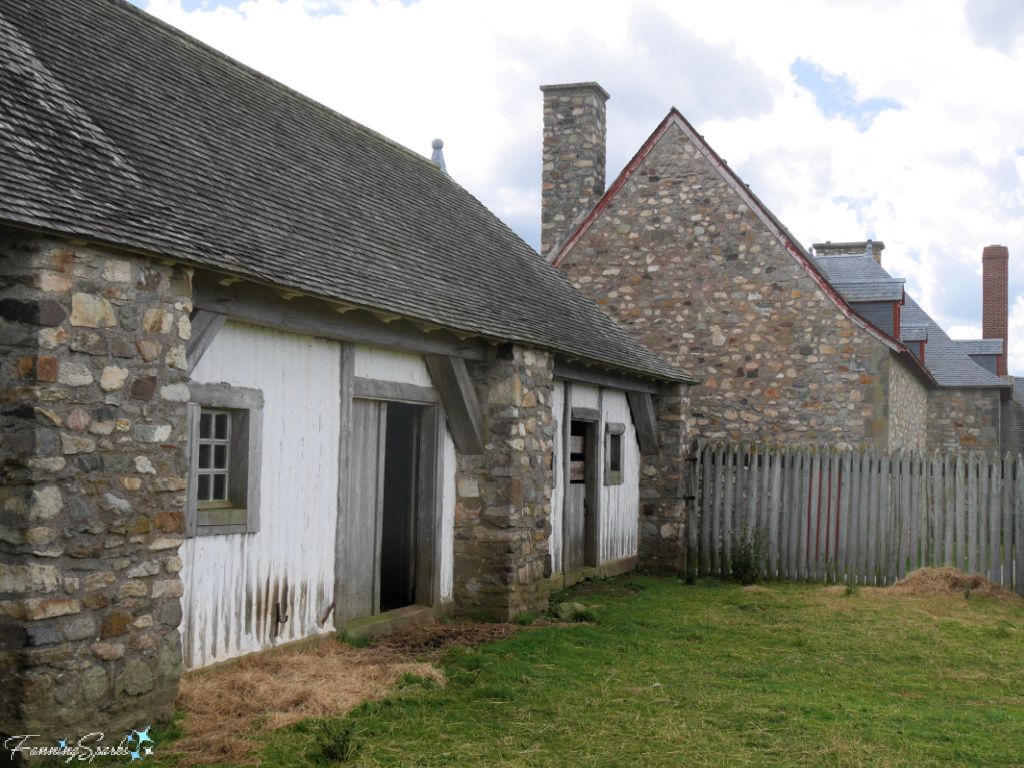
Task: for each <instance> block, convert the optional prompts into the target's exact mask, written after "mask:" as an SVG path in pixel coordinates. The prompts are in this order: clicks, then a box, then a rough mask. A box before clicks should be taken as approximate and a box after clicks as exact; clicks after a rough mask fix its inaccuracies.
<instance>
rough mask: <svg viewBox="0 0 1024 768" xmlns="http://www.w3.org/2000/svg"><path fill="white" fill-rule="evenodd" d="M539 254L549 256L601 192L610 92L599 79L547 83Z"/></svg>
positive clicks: (602, 190) (542, 88) (545, 92)
mask: <svg viewBox="0 0 1024 768" xmlns="http://www.w3.org/2000/svg"><path fill="white" fill-rule="evenodd" d="M541 91H543V92H544V151H543V159H542V160H543V168H544V170H543V179H542V181H541V225H540V228H541V237H540V240H541V243H540V255H541V256H543V257H544V258H547V257H548V256H549V255H553V254H551V249H552V248H553V247H555V246H556V245H558V244H560V243H561V242H562V241H563V240H564V239H565V237H566V236H567V235H568V234H569V232H570V231H571V227H572V224H573V222H574V221H575V220H576V219H577V218H578V217H579V216H580V215H581V214H583V213H585V212H587V211H589V210H590V209H591V208H592V207H593V205H594V203H596V202H597V201H598V199H599V198H600V197H601V195H602V194H603V193H604V180H605V165H606V163H605V145H606V136H605V133H606V128H605V125H606V121H605V102H607V101H608V93H607V92H606V91H605V90H604V88H602V87H601V86H599V85H598V84H597V83H577V84H574V85H545V86H541Z"/></svg>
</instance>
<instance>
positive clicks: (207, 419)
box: [199, 413, 213, 440]
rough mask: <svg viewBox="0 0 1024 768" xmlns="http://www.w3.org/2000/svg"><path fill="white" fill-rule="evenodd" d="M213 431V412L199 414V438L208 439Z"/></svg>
mask: <svg viewBox="0 0 1024 768" xmlns="http://www.w3.org/2000/svg"><path fill="white" fill-rule="evenodd" d="M212 433H213V414H211V413H204V414H201V415H200V416H199V438H200V439H201V440H209V439H210V437H211V436H212Z"/></svg>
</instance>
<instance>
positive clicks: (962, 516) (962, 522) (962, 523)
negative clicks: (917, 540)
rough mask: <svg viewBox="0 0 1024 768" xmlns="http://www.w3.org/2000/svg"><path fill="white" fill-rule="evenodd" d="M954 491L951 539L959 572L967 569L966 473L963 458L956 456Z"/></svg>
mask: <svg viewBox="0 0 1024 768" xmlns="http://www.w3.org/2000/svg"><path fill="white" fill-rule="evenodd" d="M953 473H954V478H955V482H954V489H955V491H954V492H955V494H956V501H955V507H954V510H955V511H954V513H953V523H954V538H953V552H954V560H953V565H954V567H956V568H959V569H960V570H965V569H966V568H967V558H966V557H965V555H966V554H967V471H966V468H965V466H964V457H963V455H961V454H957V457H956V461H955V462H954V468H953Z"/></svg>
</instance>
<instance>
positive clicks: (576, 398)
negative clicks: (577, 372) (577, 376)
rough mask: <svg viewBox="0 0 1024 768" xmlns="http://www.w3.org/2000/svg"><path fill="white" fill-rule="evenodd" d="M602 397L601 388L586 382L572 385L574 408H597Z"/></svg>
mask: <svg viewBox="0 0 1024 768" xmlns="http://www.w3.org/2000/svg"><path fill="white" fill-rule="evenodd" d="M600 399H601V390H600V389H598V388H597V387H590V386H587V385H586V384H573V385H572V407H573V408H597V407H598V403H599V401H600Z"/></svg>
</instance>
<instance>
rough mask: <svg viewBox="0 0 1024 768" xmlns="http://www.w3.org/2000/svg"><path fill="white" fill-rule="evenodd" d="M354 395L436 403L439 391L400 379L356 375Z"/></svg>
mask: <svg viewBox="0 0 1024 768" xmlns="http://www.w3.org/2000/svg"><path fill="white" fill-rule="evenodd" d="M352 396H353V397H362V398H366V399H368V400H398V401H399V402H403V403H436V402H437V401H438V395H437V392H436V391H435V390H433V389H431V388H430V387H418V386H416V385H415V384H403V383H401V382H398V381H379V380H378V379H366V378H363V377H361V376H356V377H354V378H353V379H352Z"/></svg>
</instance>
